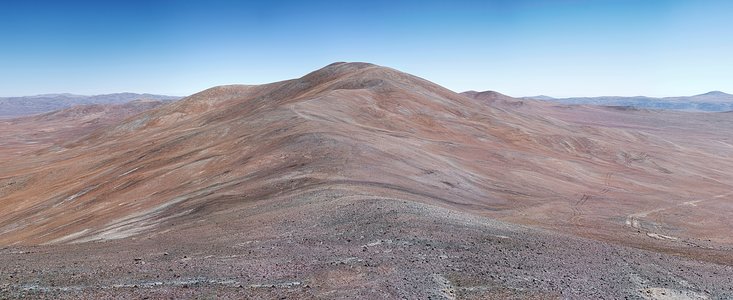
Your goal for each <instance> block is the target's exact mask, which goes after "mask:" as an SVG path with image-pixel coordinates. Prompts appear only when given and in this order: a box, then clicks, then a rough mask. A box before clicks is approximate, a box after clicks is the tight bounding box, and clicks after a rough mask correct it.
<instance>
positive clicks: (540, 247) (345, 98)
mask: <svg viewBox="0 0 733 300" xmlns="http://www.w3.org/2000/svg"><path fill="white" fill-rule="evenodd" d="M67 115H70V116H73V115H75V114H73V113H72V114H67ZM80 115H83V114H80ZM8 126H12V125H8ZM731 130H733V120H732V119H731V118H730V116H729V115H728V114H701V113H688V112H670V111H634V110H619V109H614V108H608V107H594V106H577V107H576V106H566V105H559V104H556V103H551V102H544V101H535V100H527V99H513V98H511V97H508V96H504V95H501V94H499V93H495V92H491V93H468V94H464V95H461V94H457V93H455V92H452V91H450V90H448V89H445V88H443V87H441V86H439V85H436V84H434V83H432V82H429V81H427V80H425V79H422V78H419V77H416V76H413V75H410V74H406V73H403V72H400V71H397V70H394V69H390V68H386V67H381V66H376V65H372V64H367V63H335V64H331V65H328V66H326V67H324V68H322V69H320V70H316V71H314V72H311V73H309V74H306V75H305V76H303V77H300V78H297V79H292V80H286V81H281V82H275V83H271V84H265V85H256V86H248V85H229V86H219V87H214V88H211V89H208V90H205V91H202V92H200V93H197V94H194V95H191V96H189V97H186V98H184V99H181V100H179V101H176V102H172V103H169V104H166V105H162V106H158V107H156V108H152V109H149V110H145V111H143V112H142V113H139V114H136V115H134V116H132V117H129V118H126V119H124V120H122V121H119V122H116V123H114V124H111V125H109V126H104V127H99V128H97V129H95V130H94V131H92V132H90V133H88V134H86V135H83V136H78V137H75V138H73V139H57V140H55V141H56V142H55V143H54V144H53V145H50V146H38V147H37V148H33V150H32V151H31V150H25V152H24V154H23V155H22V157H17V156H15V157H13V159H2V160H0V202H1V203H3V210H1V211H0V245H3V246H4V248H2V249H0V274H12V276H13V277H12V278H10V277H8V278H7V279H4V280H7V281H6V282H7V284H5V285H3V286H2V289H1V290H0V297H6V296H7V297H8V298H9V297H11V296H12V297H22V296H27V297H28V296H38V297H42V296H49V297H50V296H54V297H65V298H80V297H81V298H106V297H111V296H116V297H122V298H144V297H149V298H161V297H174V298H181V297H196V296H198V295H216V297H221V298H283V297H287V298H420V299H425V298H443V299H452V298H475V299H484V298H488V299H492V298H507V297H509V298H511V297H516V298H536V299H547V298H577V299H596V298H614V297H622V296H626V297H629V298H650V297H657V296H659V297H661V296H660V295H677V296H679V297H683V298H684V297H688V298H693V299H694V298H703V299H704V298H705V297H708V298H715V297H717V298H726V297H728V296H730V295H731V294H730V293H731V290H730V287H731V286H733V284H732V283H731V281H730V280H731V278H733V269H731V268H730V266H731V265H733V258H731V256H730V245H731V244H733V239H732V238H731V236H730V232H731V229H733V228H732V227H731V226H732V225H731V224H730V222H729V218H728V217H729V215H730V206H729V203H728V202H729V200H730V197H731V193H730V191H731V190H733V176H731V175H733V174H732V173H731V170H733V161H731V160H730V157H731V155H732V154H733V140H731V136H733V135H732V134H731ZM0 155H4V154H3V152H0ZM680 282H682V283H680Z"/></svg>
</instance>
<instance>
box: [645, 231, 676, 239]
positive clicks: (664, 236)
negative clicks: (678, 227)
mask: <svg viewBox="0 0 733 300" xmlns="http://www.w3.org/2000/svg"><path fill="white" fill-rule="evenodd" d="M646 235H647V236H649V237H651V238H655V239H658V240H667V241H676V240H679V238H678V237H674V236H669V235H663V234H658V233H653V232H647V233H646Z"/></svg>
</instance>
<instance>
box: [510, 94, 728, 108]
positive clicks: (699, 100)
mask: <svg viewBox="0 0 733 300" xmlns="http://www.w3.org/2000/svg"><path fill="white" fill-rule="evenodd" d="M524 99H534V100H544V101H553V102H559V103H563V104H590V105H603V106H625V107H634V108H645V109H666V110H684V111H707V112H722V111H731V110H733V95H731V94H726V93H724V92H719V91H713V92H708V93H705V94H700V95H695V96H686V97H664V98H653V97H644V96H636V97H616V96H604V97H574V98H552V97H548V96H534V97H524Z"/></svg>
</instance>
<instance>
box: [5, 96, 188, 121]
mask: <svg viewBox="0 0 733 300" xmlns="http://www.w3.org/2000/svg"><path fill="white" fill-rule="evenodd" d="M178 99H180V97H174V96H164V95H153V94H135V93H115V94H106V95H95V96H84V95H74V94H45V95H37V96H26V97H4V98H3V97H0V118H10V117H19V116H27V115H34V114H40V113H46V112H51V111H55V110H59V109H64V108H68V107H71V106H75V105H86V104H123V103H127V102H130V101H134V100H159V101H171V100H178Z"/></svg>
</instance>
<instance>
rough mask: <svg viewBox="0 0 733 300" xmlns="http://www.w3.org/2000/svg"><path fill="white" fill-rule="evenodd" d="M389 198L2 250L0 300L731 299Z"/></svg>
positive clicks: (567, 244)
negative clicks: (102, 239)
mask: <svg viewBox="0 0 733 300" xmlns="http://www.w3.org/2000/svg"><path fill="white" fill-rule="evenodd" d="M385 194H386V193H385V192H375V191H370V192H366V191H358V187H351V188H350V187H343V186H340V187H330V188H328V187H321V188H318V189H314V190H311V191H308V192H304V193H300V194H294V195H289V196H284V197H280V198H278V199H273V200H268V201H262V202H255V203H244V204H243V203H236V198H232V199H227V200H226V201H219V202H214V203H216V205H218V206H219V208H220V210H219V212H217V213H209V212H205V211H202V212H200V214H201V215H203V216H204V217H203V218H199V217H200V216H198V215H197V214H192V215H189V216H186V217H182V218H178V219H172V220H169V221H168V222H167V223H165V224H163V225H162V226H164V227H166V228H167V229H166V230H154V231H151V232H150V233H149V234H143V235H140V236H137V237H136V238H128V239H124V240H117V241H111V242H99V243H94V242H92V243H84V244H75V245H55V246H35V247H7V248H3V249H2V250H1V251H0V298H11V299H12V298H49V299H50V298H53V299H59V298H61V299H98V298H110V299H130V298H140V299H146V298H149V299H160V298H196V299H208V298H252V299H262V298H268V299H292V298H329V299H330V298H370V299H387V298H389V299H401V298H402V299H512V298H515V299H553V298H555V299H730V298H733V281H732V280H733V279H732V278H733V268H732V267H730V266H723V265H716V264H712V263H707V262H700V261H694V260H690V259H688V258H681V257H677V256H671V255H664V254H659V253H654V252H649V251H645V250H639V249H635V248H628V247H623V246H616V245H611V244H607V243H603V242H598V241H593V240H588V239H582V238H578V237H573V236H569V235H561V234H557V233H553V232H549V231H543V230H537V229H531V228H527V227H521V226H517V225H513V224H507V223H502V222H497V221H494V220H491V219H487V218H482V217H477V216H473V215H467V214H463V213H459V212H456V211H453V210H448V209H444V208H440V207H435V206H428V205H425V204H420V203H417V202H414V201H410V200H409V199H408V198H410V197H409V196H405V197H402V199H400V198H397V197H387V196H385ZM395 195H399V194H398V193H395Z"/></svg>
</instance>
